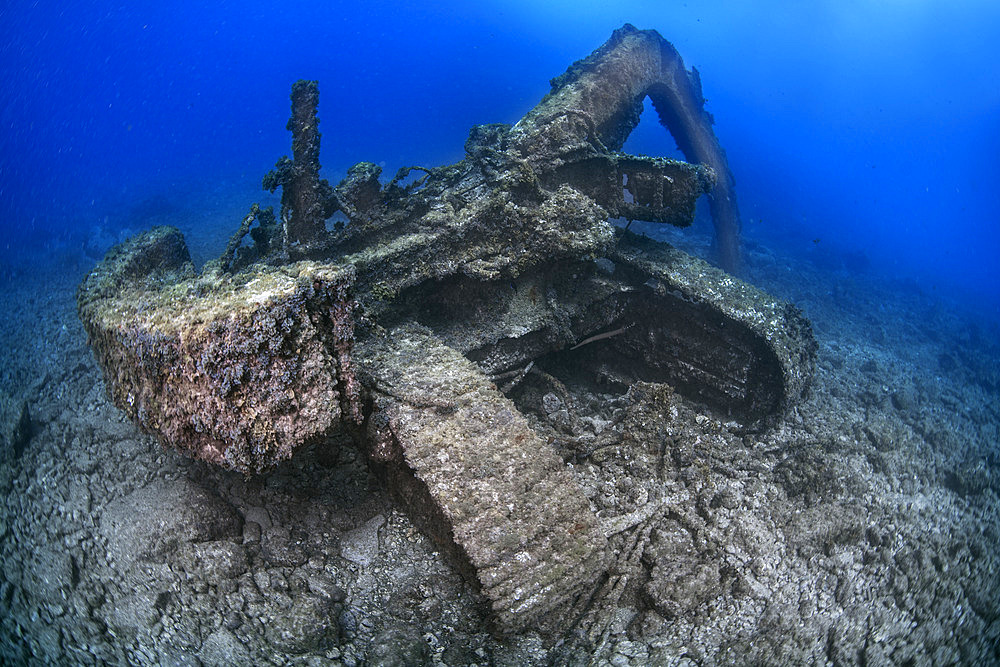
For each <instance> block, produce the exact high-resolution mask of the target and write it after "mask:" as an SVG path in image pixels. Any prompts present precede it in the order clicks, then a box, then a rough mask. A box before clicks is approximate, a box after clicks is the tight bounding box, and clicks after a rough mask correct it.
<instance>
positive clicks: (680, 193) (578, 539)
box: [78, 26, 816, 636]
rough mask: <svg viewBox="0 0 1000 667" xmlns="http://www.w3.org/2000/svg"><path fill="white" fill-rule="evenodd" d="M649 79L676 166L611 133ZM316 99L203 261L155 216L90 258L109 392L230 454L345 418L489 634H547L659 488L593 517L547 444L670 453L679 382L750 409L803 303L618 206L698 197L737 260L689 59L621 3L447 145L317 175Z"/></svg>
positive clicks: (248, 465)
mask: <svg viewBox="0 0 1000 667" xmlns="http://www.w3.org/2000/svg"><path fill="white" fill-rule="evenodd" d="M646 97H649V98H650V99H651V100H652V102H653V104H654V106H655V108H656V110H657V113H658V114H659V117H660V120H661V122H662V123H663V125H664V126H665V128H666V129H667V130H669V131H670V133H671V134H672V135H673V136H674V138H675V139H676V140H677V142H678V145H679V146H680V148H681V150H682V151H683V152H684V154H685V156H686V157H687V158H688V159H689V160H690V162H679V161H675V160H669V159H663V158H650V157H639V156H634V155H628V154H625V153H622V152H621V147H622V145H623V144H624V141H625V139H626V138H627V137H628V135H629V133H630V132H631V131H632V129H634V128H635V126H636V125H637V123H638V117H639V112H640V111H641V109H642V104H643V100H644V99H645V98H646ZM318 102H319V91H318V86H317V83H316V82H310V81H299V82H296V83H295V84H294V85H293V87H292V117H291V120H289V122H288V129H289V130H291V133H292V147H293V150H292V157H291V158H287V157H286V158H282V159H281V160H279V161H278V163H277V165H276V167H275V169H274V170H273V171H271V172H270V173H269V174H267V176H266V177H265V178H264V187H265V188H266V189H268V190H271V191H275V190H277V189H278V188H280V189H281V192H282V196H281V210H280V212H279V213H278V214H277V215H275V214H274V213H273V212H272V211H271V210H270V209H264V210H262V209H260V208H259V207H258V206H257V205H256V204H254V205H253V206H252V207H251V210H250V212H249V213H248V215H247V217H246V218H245V219H244V220H243V223H242V225H241V226H240V227H239V229H238V230H237V232H236V233H235V234H234V237H233V239H232V241H231V242H230V244H229V245H228V247H227V248H226V249H225V251H224V253H223V254H222V256H221V257H220V258H219V259H217V260H215V261H213V262H210V263H209V264H208V265H206V266H205V267H204V269H203V270H202V271H201V272H200V273H198V272H196V271H195V269H194V267H193V265H192V263H191V260H190V256H189V254H188V251H187V248H186V246H185V242H184V239H183V237H182V235H181V234H180V232H179V231H177V230H176V229H173V228H165V227H160V228H155V229H153V230H150V231H148V232H145V233H143V234H140V235H139V236H137V237H134V238H132V239H130V240H129V241H127V242H125V243H124V244H122V245H120V246H117V247H116V248H114V249H113V250H112V251H111V252H109V253H108V255H107V257H105V259H104V260H103V261H102V262H101V263H100V264H99V265H98V266H97V267H96V268H95V269H94V270H93V271H92V272H91V273H90V274H89V275H88V276H87V278H86V279H85V281H84V282H83V284H82V285H81V286H80V289H79V293H78V304H79V313H80V317H81V319H82V320H83V322H84V325H85V328H86V330H87V333H88V335H89V339H90V344H91V346H92V348H93V350H94V353H95V355H96V356H97V358H98V360H99V362H100V364H101V367H102V368H103V370H104V374H105V378H106V381H107V385H108V391H109V392H110V394H111V395H112V397H113V398H114V401H115V403H116V404H117V405H118V406H119V407H120V408H121V409H122V410H123V411H124V412H125V413H127V414H128V415H129V416H130V417H131V418H132V419H134V420H135V421H137V422H138V423H139V424H140V425H141V426H142V427H143V428H144V429H146V430H147V431H149V432H151V433H153V434H154V435H155V436H156V437H157V438H158V439H159V440H160V441H161V442H162V443H163V444H164V445H166V446H169V447H172V448H174V449H177V450H179V451H181V452H183V453H185V454H187V455H189V456H192V457H195V458H198V459H201V460H203V461H206V462H208V463H211V464H214V465H218V466H222V467H224V468H228V469H232V470H236V471H240V472H242V473H244V474H246V475H257V474H265V473H266V472H267V471H268V470H270V469H272V468H273V467H274V466H276V465H278V464H280V463H281V462H282V461H283V460H286V459H288V458H289V457H292V456H293V455H294V454H295V452H296V451H297V450H298V449H300V448H302V447H303V446H304V445H306V444H309V443H316V442H328V443H331V444H329V445H328V446H335V445H333V444H332V443H333V442H334V440H333V439H332V436H334V435H335V434H342V433H345V432H346V433H348V434H350V436H351V438H352V439H353V441H354V442H355V443H356V445H357V447H359V448H360V450H361V451H362V452H363V453H364V455H365V456H366V457H367V459H368V461H369V463H370V465H371V467H372V468H373V469H374V470H375V471H377V472H378V474H379V475H380V476H381V478H382V479H383V480H384V482H385V484H386V487H387V488H388V490H389V491H390V492H391V493H392V494H393V495H394V496H395V497H396V498H397V499H398V500H399V502H400V504H401V507H403V508H405V509H406V510H407V511H408V512H409V513H410V514H411V516H412V518H413V520H414V522H415V523H416V524H417V525H419V526H421V527H422V528H423V529H424V530H426V531H427V532H428V534H429V535H431V536H432V537H433V538H434V539H435V540H436V541H437V542H438V543H439V544H441V545H442V546H443V547H444V548H445V549H446V550H447V551H448V552H449V553H450V554H451V555H452V556H453V559H454V563H455V565H456V567H458V568H459V569H460V570H461V571H462V572H463V573H464V574H465V575H466V576H467V577H468V578H469V579H470V580H472V581H474V582H476V583H477V585H478V587H479V590H480V591H481V593H482V595H483V597H484V599H485V600H486V601H487V602H488V604H489V606H490V608H491V614H492V622H493V624H494V627H495V629H496V631H497V632H498V633H501V634H502V633H512V632H518V631H520V630H522V629H524V628H526V627H532V628H537V629H541V630H543V631H544V632H546V633H547V634H549V635H550V636H559V635H560V634H561V633H564V632H565V631H566V630H567V629H568V628H570V627H571V626H573V625H574V624H575V623H578V622H579V621H580V619H581V618H583V617H585V615H586V614H587V610H588V608H589V605H592V604H593V603H594V600H595V599H597V598H598V597H599V595H598V593H599V592H600V595H605V596H607V595H613V594H614V590H615V585H616V584H615V582H616V581H620V579H616V576H619V575H616V574H615V572H617V570H616V569H615V567H616V566H615V563H616V562H617V560H619V559H620V558H621V557H622V550H621V544H620V541H621V536H622V535H626V534H628V532H627V531H629V530H631V529H633V528H634V527H635V526H637V525H640V524H643V525H645V524H648V520H649V519H650V517H652V516H654V515H655V514H656V513H657V512H658V511H660V509H661V508H662V500H663V499H662V498H659V497H657V496H656V492H655V487H651V488H654V490H653V492H651V493H648V494H647V495H646V496H645V498H644V502H643V503H642V505H641V506H640V507H638V508H637V509H635V510H634V511H631V512H628V513H625V514H622V515H617V516H604V515H603V514H602V515H599V514H598V513H597V512H596V511H595V509H594V507H593V506H592V503H591V502H590V501H589V500H588V498H587V496H586V495H585V494H584V493H583V492H582V491H581V488H580V486H579V482H578V480H577V479H576V478H575V477H574V476H573V474H571V473H570V472H569V471H568V470H567V467H566V461H569V460H579V459H585V458H587V457H600V456H601V455H602V454H601V453H602V451H607V450H608V448H615V449H621V448H631V449H632V450H634V451H636V452H644V453H645V454H644V455H646V454H648V455H650V456H654V455H656V456H662V455H663V448H664V447H665V445H664V438H665V432H666V431H669V429H670V427H671V426H670V424H671V420H672V419H675V418H676V415H677V414H678V413H677V410H676V408H675V407H673V406H674V404H675V401H676V396H677V395H682V396H684V397H685V398H686V399H688V400H693V401H696V402H697V403H698V404H701V405H704V406H705V409H706V410H707V411H711V412H712V413H713V414H716V415H719V416H720V418H724V419H726V420H731V421H736V422H739V423H741V424H744V425H745V426H746V428H748V429H750V428H760V427H766V426H767V425H768V424H770V423H772V422H774V421H775V420H777V419H779V418H780V416H781V415H782V413H783V412H784V411H785V410H787V409H788V408H789V407H790V406H792V405H793V404H795V402H796V401H797V400H799V399H800V398H801V397H802V396H803V394H804V392H806V391H807V389H808V386H809V381H810V377H811V373H812V369H813V364H814V358H815V353H816V344H815V342H814V340H813V337H812V332H811V329H810V326H809V323H808V322H807V321H806V320H805V319H804V318H803V317H802V315H801V314H800V313H799V311H798V310H797V309H796V308H794V307H793V306H791V305H789V304H787V303H783V302H781V301H778V300H776V299H774V298H772V297H770V296H769V295H767V294H765V293H763V292H761V291H760V290H758V289H756V288H754V287H752V286H750V285H748V284H746V283H744V282H742V281H740V280H739V279H737V278H736V277H733V275H731V274H729V273H726V272H725V271H724V270H722V269H720V268H716V267H713V266H711V265H709V264H708V263H706V262H705V261H702V260H700V259H697V258H695V257H692V256H690V255H688V254H686V253H684V252H681V251H679V250H677V249H675V248H672V247H670V246H668V245H666V244H663V243H658V242H655V241H652V240H650V239H648V238H644V237H641V236H637V235H635V234H633V233H630V232H629V231H628V230H627V229H624V228H622V227H616V226H615V225H613V224H612V222H611V220H613V219H615V218H626V219H628V220H645V221H652V222H659V223H669V224H673V225H678V226H686V225H689V224H690V223H691V221H692V219H693V215H694V207H695V202H696V200H697V199H698V198H699V197H700V196H702V195H705V196H707V197H708V198H709V201H710V205H711V210H712V215H713V219H714V221H715V227H716V254H717V256H718V258H719V261H720V264H721V265H722V266H723V267H725V268H727V269H730V270H734V271H735V270H737V269H738V268H739V263H740V256H739V236H738V233H739V214H738V209H737V205H736V198H735V197H736V195H735V191H734V189H733V180H732V176H731V174H730V173H729V169H728V166H727V164H726V161H725V155H724V153H723V151H722V149H721V148H720V146H719V144H718V141H717V140H716V138H715V135H714V133H713V132H712V129H711V118H710V116H709V115H708V114H707V113H706V112H705V111H704V108H703V103H704V100H703V99H702V96H701V86H700V81H699V77H698V73H697V71H695V70H687V69H685V67H684V64H683V61H682V60H681V58H680V56H679V54H678V53H677V51H676V50H675V49H674V48H673V47H672V46H671V45H670V44H669V43H668V42H667V41H666V40H664V39H663V38H662V37H661V36H660V35H659V34H658V33H657V32H655V31H640V30H637V29H635V28H633V27H631V26H625V27H624V28H622V29H620V30H618V31H616V32H615V33H614V34H613V35H612V37H611V39H610V40H609V41H608V42H607V43H606V44H604V45H603V46H601V47H600V48H599V49H597V50H596V51H595V52H594V53H593V54H591V55H590V56H589V57H588V58H586V59H584V60H581V61H578V62H576V63H574V64H573V65H572V66H570V68H569V69H568V70H567V71H566V73H565V74H563V75H562V76H560V77H558V78H556V79H554V80H553V82H552V90H551V91H550V92H549V94H548V95H547V96H546V97H545V98H544V99H543V100H542V101H541V102H540V103H539V104H538V105H537V106H536V107H535V108H534V109H532V110H531V111H530V112H528V113H527V114H526V115H525V116H524V117H523V118H522V119H521V120H520V121H518V122H517V123H516V124H514V125H513V126H508V125H483V126H478V127H475V128H473V129H472V130H471V132H470V134H469V139H468V141H467V142H466V145H465V151H466V157H465V158H464V159H463V160H462V161H460V162H458V163H456V164H453V165H448V166H444V167H435V168H423V167H410V168H407V169H402V170H400V172H399V173H397V174H396V175H395V176H394V177H393V178H392V179H390V180H388V182H385V183H383V181H382V180H381V178H380V177H381V173H380V172H381V170H380V168H379V167H377V166H375V165H374V164H371V163H360V164H357V165H355V166H354V167H352V168H351V169H350V170H349V172H348V176H347V178H345V179H344V180H343V181H341V182H340V183H339V184H337V185H336V186H331V185H330V184H329V183H328V182H327V181H325V180H324V179H322V178H320V175H319V169H320V163H319V156H320V150H319V148H320V134H319V132H318V130H317V128H318V122H319V121H318V119H317V105H318ZM332 134H333V135H334V136H335V134H336V133H335V132H333V133H332ZM413 173H417V174H419V175H420V176H419V178H418V179H417V180H415V181H412V182H410V180H409V178H408V177H409V176H411V175H412V174H413ZM404 183H406V184H404ZM338 212H340V213H343V215H344V216H346V219H347V221H348V222H347V223H346V224H343V225H337V226H335V227H334V228H333V229H331V230H327V225H326V221H327V220H328V219H330V218H331V216H333V215H334V214H335V213H338ZM583 397H590V398H591V399H594V398H595V397H596V398H597V399H600V400H597V401H596V403H595V402H594V401H586V400H584V398H583ZM601 397H607V400H605V399H604V398H601ZM595 400H596V399H595ZM588 405H590V406H591V407H589V408H588V407H587V406H588ZM601 405H604V406H607V411H604V408H602V407H601ZM612 405H613V406H614V407H615V409H614V410H612V409H611V406H612ZM595 406H596V407H595ZM597 425H600V428H598V427H597ZM654 458H655V456H654ZM650 474H654V473H650ZM644 522H645V523H644ZM647 535H648V532H647Z"/></svg>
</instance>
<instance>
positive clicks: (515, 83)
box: [0, 0, 1000, 315]
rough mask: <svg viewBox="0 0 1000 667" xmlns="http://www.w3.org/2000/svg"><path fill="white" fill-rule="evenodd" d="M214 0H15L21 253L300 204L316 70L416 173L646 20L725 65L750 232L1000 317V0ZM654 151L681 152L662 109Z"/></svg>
mask: <svg viewBox="0 0 1000 667" xmlns="http://www.w3.org/2000/svg"><path fill="white" fill-rule="evenodd" d="M208 5H209V6H207V7H206V6H203V3H200V2H199V3H194V2H189V1H187V0H185V1H183V2H173V3H127V4H124V5H123V4H122V3H105V2H74V3H56V2H26V1H20V0H14V1H13V2H6V3H4V6H3V8H2V9H0V226H2V239H0V262H3V263H4V264H0V269H2V268H3V266H5V265H7V266H12V265H14V264H16V258H17V257H18V256H21V255H23V254H24V253H25V252H28V251H33V250H36V249H39V248H41V249H49V250H53V251H57V252H58V253H62V255H64V256H65V255H66V254H70V255H72V253H73V252H75V251H76V250H84V251H86V253H87V256H88V257H89V256H92V255H96V254H98V253H99V252H100V251H101V250H103V249H105V248H106V246H107V245H109V244H110V243H113V242H114V241H115V240H117V239H120V238H121V237H123V236H124V235H127V234H128V233H130V232H133V231H138V230H140V229H142V228H144V227H146V226H149V225H150V224H152V223H154V222H162V221H168V222H171V223H172V224H177V225H178V226H180V227H181V228H182V229H183V230H184V231H185V232H188V233H195V234H197V233H199V232H202V233H204V231H205V230H204V229H203V228H204V227H205V226H206V225H209V226H211V225H216V226H218V227H219V234H220V235H221V236H222V237H224V236H225V234H227V233H228V232H229V231H230V230H231V229H233V228H235V226H236V225H238V220H239V217H240V215H242V212H244V211H245V210H246V207H247V206H248V205H249V203H250V202H252V201H254V200H259V201H263V202H265V203H273V202H274V201H275V200H276V198H275V197H269V196H267V195H266V194H265V193H263V192H259V183H260V178H261V176H262V175H263V174H264V173H265V172H266V171H267V170H268V169H269V168H270V167H271V166H272V165H273V164H274V161H275V160H276V159H277V158H278V157H279V156H281V155H284V154H286V153H288V152H289V144H290V137H289V134H288V133H287V132H286V130H285V121H286V119H287V117H288V114H289V101H288V93H289V88H290V85H291V83H292V82H293V81H294V80H296V79H300V78H307V79H317V80H318V81H319V83H320V91H321V100H320V110H319V113H320V119H321V126H320V129H321V130H322V132H323V144H322V156H321V159H322V163H323V167H324V175H325V176H326V177H327V178H329V179H330V180H331V181H334V182H336V181H337V180H338V179H339V178H340V177H341V176H342V175H343V174H344V173H345V172H346V170H347V168H348V167H349V166H350V165H351V164H353V163H355V162H357V161H360V160H370V161H373V162H376V163H380V164H383V165H384V166H385V172H386V174H388V175H391V174H392V173H394V171H395V170H396V169H397V168H398V167H400V166H403V165H410V164H420V165H430V166H432V165H439V164H446V163H450V162H454V161H456V160H458V159H460V158H461V157H462V154H463V153H462V146H463V143H464V141H465V138H466V136H467V133H468V130H469V128H470V127H471V126H473V125H475V124H479V123H491V122H508V123H510V122H514V121H516V120H517V119H518V118H519V117H520V116H521V115H522V114H523V113H524V112H526V111H527V110H528V109H530V108H531V107H532V106H534V105H535V104H536V103H537V102H538V100H539V99H540V98H541V97H542V96H543V95H544V94H545V92H546V91H547V90H548V80H549V79H550V78H551V77H553V76H556V75H558V74H561V73H562V72H563V71H564V70H565V69H566V67H567V66H568V65H569V64H570V63H571V62H572V61H574V60H576V59H578V58H581V57H584V56H586V55H587V54H589V53H590V52H591V51H592V50H593V49H594V48H596V47H597V46H599V45H600V44H602V43H603V42H604V41H605V40H606V39H607V38H608V37H609V36H610V34H611V32H612V30H614V29H615V28H618V27H620V26H621V25H622V24H623V23H625V22H630V23H633V24H634V25H636V26H637V27H639V28H655V29H657V30H659V31H660V32H661V33H662V34H663V35H664V37H666V38H667V39H668V40H670V41H672V42H673V43H674V45H675V46H677V48H678V49H679V51H680V52H681V54H682V55H683V56H684V58H685V61H686V62H687V64H688V66H692V65H693V66H695V67H697V68H698V69H699V71H700V72H701V75H702V82H703V86H704V92H705V96H706V97H707V99H708V109H709V111H710V112H711V113H712V114H714V116H715V119H716V132H717V134H718V136H719V138H720V141H721V143H722V145H723V146H724V147H725V149H726V151H727V153H728V155H729V160H730V165H731V167H732V170H733V172H734V175H735V178H736V183H737V194H738V196H739V198H740V204H741V209H742V213H743V218H744V229H745V233H746V235H747V237H748V238H750V239H754V240H755V241H757V242H760V243H762V244H765V245H770V246H774V247H780V248H781V249H782V251H784V252H790V253H793V254H794V253H801V254H802V255H804V256H811V255H816V254H817V253H818V252H821V253H822V254H823V256H824V257H826V258H827V259H828V260H829V261H831V263H832V264H835V265H838V266H842V267H843V269H844V270H847V271H865V272H875V273H884V274H887V275H889V276H893V277H903V278H909V279H910V281H911V283H912V282H916V283H917V284H918V285H919V286H920V287H921V288H922V289H924V290H926V291H927V292H928V293H934V292H935V291H937V292H938V293H948V294H952V295H956V296H958V297H961V298H963V299H965V300H967V301H970V302H974V303H977V304H978V305H979V306H980V307H982V308H984V309H985V310H986V311H987V312H989V313H993V314H995V315H996V314H997V313H1000V268H998V266H1000V261H998V258H1000V166H998V160H997V156H998V155H1000V67H998V65H997V62H998V60H997V56H996V48H997V47H996V45H997V44H1000V3H998V2H995V0H966V1H961V0H907V1H904V0H885V1H881V2H862V1H860V0H836V1H834V0H829V1H817V2H809V3H791V2H784V1H774V0H772V1H767V0H764V1H760V2H735V1H730V2H694V1H691V2H688V3H680V2H670V3H663V2H615V3H607V2H602V3H598V2H580V1H576V2H548V3H538V2H508V3H491V2H481V3H469V2H448V3H344V2H295V3H289V2H284V3H252V2H243V3H236V2H232V3H229V2H219V3H208ZM543 5H544V6H543ZM628 148H629V149H630V150H633V151H641V152H649V153H658V154H664V153H666V154H671V152H672V151H674V145H673V142H672V141H670V140H669V137H666V136H665V135H664V133H663V131H662V130H660V128H658V127H656V126H655V124H654V123H653V122H652V119H644V122H643V124H642V125H641V126H640V128H638V129H637V131H636V133H635V136H634V137H633V138H632V140H631V141H630V142H629V144H628ZM218 249H219V248H216V249H215V251H216V252H217V251H218ZM206 252H207V251H206ZM838 258H844V259H843V261H839V260H838Z"/></svg>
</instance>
